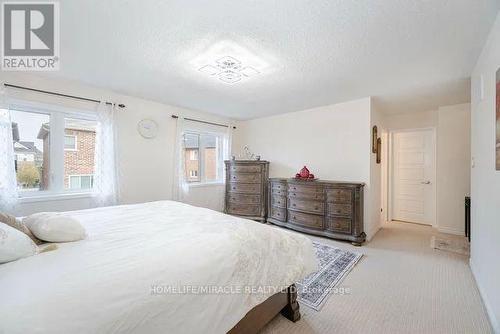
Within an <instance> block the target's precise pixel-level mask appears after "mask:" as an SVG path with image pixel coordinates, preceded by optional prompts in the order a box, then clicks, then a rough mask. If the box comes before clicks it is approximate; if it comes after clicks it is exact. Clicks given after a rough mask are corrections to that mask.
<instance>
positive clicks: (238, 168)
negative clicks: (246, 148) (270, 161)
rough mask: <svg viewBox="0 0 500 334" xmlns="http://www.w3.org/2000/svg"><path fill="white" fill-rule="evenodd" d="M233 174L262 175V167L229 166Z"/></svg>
mask: <svg viewBox="0 0 500 334" xmlns="http://www.w3.org/2000/svg"><path fill="white" fill-rule="evenodd" d="M229 170H230V171H231V173H233V172H236V173H238V172H239V173H260V172H261V170H262V167H261V166H245V165H232V166H229Z"/></svg>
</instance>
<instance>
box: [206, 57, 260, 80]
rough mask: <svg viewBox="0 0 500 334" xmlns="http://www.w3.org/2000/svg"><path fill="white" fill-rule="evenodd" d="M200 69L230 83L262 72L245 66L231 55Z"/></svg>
mask: <svg viewBox="0 0 500 334" xmlns="http://www.w3.org/2000/svg"><path fill="white" fill-rule="evenodd" d="M198 71H200V72H203V73H206V74H208V75H211V76H215V77H216V78H218V79H219V80H220V81H222V82H225V83H228V84H233V83H236V82H238V81H241V80H242V79H245V78H250V77H252V76H254V75H257V74H259V73H260V72H259V71H258V70H257V69H255V68H253V67H251V66H245V65H244V64H242V62H241V61H239V60H238V59H236V58H234V57H231V56H224V57H222V58H219V59H217V60H216V61H215V63H214V65H204V66H202V67H200V68H199V69H198Z"/></svg>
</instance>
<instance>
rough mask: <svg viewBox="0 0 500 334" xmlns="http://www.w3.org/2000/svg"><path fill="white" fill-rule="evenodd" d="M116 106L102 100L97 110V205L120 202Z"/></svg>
mask: <svg viewBox="0 0 500 334" xmlns="http://www.w3.org/2000/svg"><path fill="white" fill-rule="evenodd" d="M116 112H117V110H116V106H115V105H114V104H113V105H106V104H105V103H103V102H101V103H100V104H99V107H98V111H97V120H98V125H97V130H96V141H95V171H94V195H95V196H94V199H95V204H96V205H97V206H109V205H114V204H117V203H118V198H119V189H118V184H119V183H118V172H117V161H118V152H117V151H118V150H117V147H116V142H117V141H116V130H115V116H116Z"/></svg>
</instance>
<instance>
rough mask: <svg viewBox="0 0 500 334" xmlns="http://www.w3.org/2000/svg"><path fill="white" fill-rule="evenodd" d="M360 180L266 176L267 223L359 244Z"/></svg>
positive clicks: (361, 202)
mask: <svg viewBox="0 0 500 334" xmlns="http://www.w3.org/2000/svg"><path fill="white" fill-rule="evenodd" d="M363 188H364V184H363V183H347V182H335V181H301V180H295V179H270V180H269V199H268V207H269V209H268V212H269V213H268V219H267V221H268V222H269V223H272V224H275V225H279V226H283V227H288V228H291V229H294V230H297V231H301V232H306V233H310V234H316V235H321V236H325V237H330V238H334V239H343V240H349V241H351V242H352V244H353V245H356V246H360V245H361V244H362V243H363V242H364V241H365V240H366V234H365V233H364V231H363Z"/></svg>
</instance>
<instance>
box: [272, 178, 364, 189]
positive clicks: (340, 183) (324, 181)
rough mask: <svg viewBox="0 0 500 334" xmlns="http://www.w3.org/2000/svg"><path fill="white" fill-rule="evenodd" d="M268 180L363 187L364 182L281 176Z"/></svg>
mask: <svg viewBox="0 0 500 334" xmlns="http://www.w3.org/2000/svg"><path fill="white" fill-rule="evenodd" d="M269 181H271V182H272V181H282V182H288V183H299V184H303V185H308V184H309V185H315V184H332V185H351V186H352V185H354V186H360V187H364V186H365V183H364V182H348V181H329V180H321V179H318V180H314V181H304V180H297V179H295V178H282V177H273V178H269Z"/></svg>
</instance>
